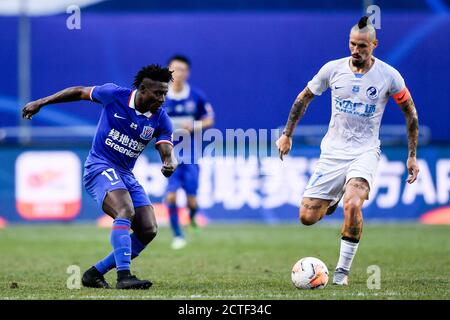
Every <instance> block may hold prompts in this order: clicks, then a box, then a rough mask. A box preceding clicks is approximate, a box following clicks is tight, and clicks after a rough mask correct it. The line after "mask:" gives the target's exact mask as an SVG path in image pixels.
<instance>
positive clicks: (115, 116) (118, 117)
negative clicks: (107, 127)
mask: <svg viewBox="0 0 450 320" xmlns="http://www.w3.org/2000/svg"><path fill="white" fill-rule="evenodd" d="M114 118H117V119H126V118H124V117H121V116H119V115H118V114H117V113H114Z"/></svg>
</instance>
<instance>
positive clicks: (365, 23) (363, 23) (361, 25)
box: [351, 16, 377, 39]
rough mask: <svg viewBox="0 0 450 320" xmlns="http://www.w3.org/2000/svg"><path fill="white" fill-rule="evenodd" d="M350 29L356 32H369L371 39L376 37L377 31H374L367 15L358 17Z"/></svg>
mask: <svg viewBox="0 0 450 320" xmlns="http://www.w3.org/2000/svg"><path fill="white" fill-rule="evenodd" d="M351 31H356V32H364V33H365V32H368V33H370V36H371V38H372V39H376V37H377V33H376V31H375V28H374V26H373V25H372V23H371V22H370V20H369V17H367V16H363V17H362V18H361V19H359V21H358V23H357V24H355V25H354V26H353V28H352V30H351Z"/></svg>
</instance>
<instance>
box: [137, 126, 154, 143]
mask: <svg viewBox="0 0 450 320" xmlns="http://www.w3.org/2000/svg"><path fill="white" fill-rule="evenodd" d="M154 131H155V129H153V128H152V127H150V126H145V127H144V129H142V133H141V135H140V137H141V139H144V140H151V139H152V137H153V132H154Z"/></svg>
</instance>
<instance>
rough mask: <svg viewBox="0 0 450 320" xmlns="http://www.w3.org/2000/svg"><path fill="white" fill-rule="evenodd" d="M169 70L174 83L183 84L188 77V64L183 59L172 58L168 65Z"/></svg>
mask: <svg viewBox="0 0 450 320" xmlns="http://www.w3.org/2000/svg"><path fill="white" fill-rule="evenodd" d="M169 70H170V71H173V73H172V77H173V82H174V83H179V84H183V83H185V82H186V81H187V79H188V78H189V66H188V65H187V64H186V63H184V62H183V61H178V60H174V61H172V62H171V63H170V65H169Z"/></svg>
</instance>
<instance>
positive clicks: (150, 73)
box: [133, 64, 173, 88]
mask: <svg viewBox="0 0 450 320" xmlns="http://www.w3.org/2000/svg"><path fill="white" fill-rule="evenodd" d="M144 78H149V79H151V80H153V81H160V82H170V81H173V78H172V71H170V70H169V69H168V68H166V67H164V68H163V67H161V66H160V65H159V64H151V65H148V66H145V67H142V68H141V70H139V72H138V73H137V74H136V76H135V77H134V82H133V85H134V87H135V88H139V86H140V85H141V83H142V81H143V80H144Z"/></svg>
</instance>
